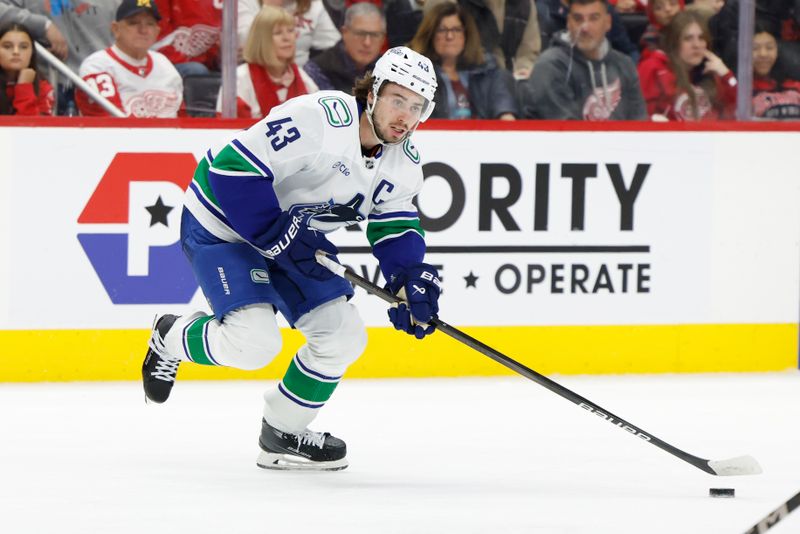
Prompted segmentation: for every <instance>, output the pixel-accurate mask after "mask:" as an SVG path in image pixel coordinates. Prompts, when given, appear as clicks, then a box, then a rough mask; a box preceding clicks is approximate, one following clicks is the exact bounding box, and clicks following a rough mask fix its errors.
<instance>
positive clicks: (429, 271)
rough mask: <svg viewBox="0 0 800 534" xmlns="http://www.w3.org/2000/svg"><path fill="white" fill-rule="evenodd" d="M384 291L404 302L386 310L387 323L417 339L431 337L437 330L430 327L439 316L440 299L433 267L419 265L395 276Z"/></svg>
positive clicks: (440, 287) (436, 273)
mask: <svg viewBox="0 0 800 534" xmlns="http://www.w3.org/2000/svg"><path fill="white" fill-rule="evenodd" d="M387 288H388V289H389V290H390V291H391V292H392V293H394V294H395V295H397V296H398V297H400V298H401V299H403V302H400V303H397V304H393V305H392V307H391V308H389V320H390V321H391V322H392V324H393V325H394V327H395V328H396V329H397V330H402V331H404V332H406V333H407V334H411V335H413V336H415V337H417V339H422V338H424V337H425V336H427V335H429V334H432V333H433V331H434V330H435V329H436V327H435V326H433V325H432V324H429V323H430V322H431V320H432V319H434V318H435V317H437V315H436V314H437V313H438V312H439V295H440V294H441V291H442V283H441V282H440V281H439V273H438V272H437V271H436V268H435V267H434V266H433V265H428V264H427V263H419V264H416V265H411V266H409V267H406V268H404V269H400V270H399V271H398V272H396V273H394V274H393V275H392V277H391V280H390V281H389V283H388V284H387Z"/></svg>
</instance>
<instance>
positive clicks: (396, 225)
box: [367, 219, 425, 246]
mask: <svg viewBox="0 0 800 534" xmlns="http://www.w3.org/2000/svg"><path fill="white" fill-rule="evenodd" d="M409 230H413V231H415V232H417V233H418V234H419V235H420V237H422V238H424V237H425V230H423V229H422V226H421V225H420V222H419V219H407V220H395V221H378V222H371V223H369V224H368V225H367V240H368V241H369V244H370V245H371V246H375V243H377V242H378V241H382V240H384V239H385V238H387V237H395V236H399V235H400V234H404V233H406V232H408V231H409Z"/></svg>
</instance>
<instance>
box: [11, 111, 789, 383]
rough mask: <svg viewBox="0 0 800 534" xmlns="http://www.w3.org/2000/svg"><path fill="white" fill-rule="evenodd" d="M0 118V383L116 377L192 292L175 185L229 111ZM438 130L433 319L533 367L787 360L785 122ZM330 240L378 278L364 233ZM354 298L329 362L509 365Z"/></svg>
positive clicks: (373, 369) (663, 367)
mask: <svg viewBox="0 0 800 534" xmlns="http://www.w3.org/2000/svg"><path fill="white" fill-rule="evenodd" d="M26 120H27V119H26ZM34 122H35V121H34ZM3 124H6V125H8V124H9V122H8V121H0V160H2V161H3V167H4V170H3V172H2V174H1V175H0V199H2V200H0V202H2V203H3V204H2V206H0V207H2V210H1V211H2V214H0V250H3V251H7V253H6V254H5V257H6V258H7V259H6V260H5V261H3V262H0V343H1V345H0V346H2V347H3V349H2V352H0V382H6V381H38V380H54V381H57V380H118V379H121V380H127V379H135V378H136V377H137V374H138V372H139V371H138V369H139V366H140V362H141V359H142V356H143V352H144V347H145V344H146V339H147V335H148V330H147V328H148V326H149V324H150V323H151V321H152V318H153V316H154V315H155V314H156V313H158V312H165V311H170V312H173V313H187V312H189V311H192V310H195V309H198V308H200V309H203V308H205V307H206V304H205V301H204V298H203V296H202V293H201V292H200V291H199V290H198V288H197V284H196V282H195V280H194V278H193V275H192V273H191V270H190V269H189V268H188V265H187V264H186V262H185V260H184V258H183V256H182V253H181V251H180V245H179V243H178V242H177V236H178V221H179V217H180V206H181V203H182V198H183V197H182V191H183V189H184V188H185V187H186V184H187V183H188V180H189V179H190V177H191V174H192V170H193V168H194V166H195V164H196V162H197V160H198V159H199V158H201V157H202V154H203V152H204V151H205V149H206V147H207V146H209V145H211V144H213V143H215V142H216V141H217V140H218V139H220V138H221V137H225V136H230V135H231V134H233V133H235V131H236V129H238V128H241V127H242V126H244V124H242V123H239V122H224V121H222V122H214V123H210V122H208V123H199V124H202V125H204V126H203V128H189V127H187V124H189V123H188V122H175V123H171V122H169V121H168V122H160V123H159V122H153V121H150V122H147V121H145V122H140V123H137V122H136V121H134V122H131V123H125V125H126V127H125V128H120V127H116V126H118V125H119V124H120V123H119V122H115V121H113V120H106V121H98V122H93V121H91V120H86V121H84V123H82V124H83V126H84V127H80V128H75V127H65V126H64V124H68V123H64V122H57V121H45V122H43V123H42V125H39V126H37V127H32V125H31V124H28V123H20V124H17V125H15V126H8V127H3ZM164 124H168V125H172V126H174V127H164V126H163V125H164ZM212 124H213V126H212ZM110 125H112V126H115V127H110ZM155 125H158V126H159V127H156V126H155ZM129 126H130V127H129ZM220 126H222V127H220ZM476 126H480V127H484V128H487V130H486V131H481V130H477V129H475V128H476ZM447 128H452V123H441V122H439V123H433V124H432V125H430V126H428V127H427V128H426V129H424V130H423V131H420V132H418V133H417V134H416V135H415V139H416V141H417V143H418V144H419V147H420V152H421V153H422V162H423V163H422V170H423V174H424V176H425V178H426V184H425V189H424V190H423V193H422V194H421V195H420V198H419V209H420V213H421V216H422V219H423V224H424V226H425V227H426V229H427V230H428V232H427V236H426V240H427V243H428V247H429V253H428V255H427V261H429V262H430V263H433V264H435V265H437V266H438V268H439V270H440V273H441V275H442V280H443V283H444V287H445V292H444V294H443V296H442V299H441V303H440V304H441V311H440V313H441V317H442V318H443V319H444V320H445V321H447V322H448V323H449V324H451V325H454V326H456V327H461V326H462V325H464V329H465V331H467V332H468V333H470V334H472V335H474V336H475V337H477V338H478V339H480V340H481V341H484V342H485V343H487V344H489V345H491V346H492V347H495V348H497V349H498V350H500V351H501V352H503V353H505V354H507V355H509V356H511V357H512V358H515V359H518V360H519V361H521V362H523V363H525V364H526V365H528V366H530V367H532V368H533V369H535V370H537V371H539V372H542V373H566V374H576V373H625V372H643V373H644V372H647V373H651V372H698V371H768V370H780V369H787V368H797V366H798V326H797V325H798V313H799V312H798V310H800V297H799V295H800V246H799V245H798V244H799V243H800V210H798V209H797V206H798V205H800V180H798V171H797V169H800V151H797V150H796V146H797V139H798V132H797V131H791V129H790V128H787V127H786V126H785V125H781V126H774V127H773V126H770V125H756V126H745V125H737V126H735V128H738V129H737V130H730V131H728V130H724V129H721V128H720V127H718V126H717V127H712V129H711V130H704V129H699V128H698V127H696V126H674V125H671V126H668V127H664V126H651V125H622V126H619V125H615V126H613V127H612V126H608V128H609V129H610V130H609V131H589V130H587V126H586V125H580V124H578V125H565V124H564V123H527V124H516V125H505V124H499V123H495V122H492V121H489V122H482V123H477V122H466V123H464V124H463V125H461V129H447ZM612 128H613V131H612V130H611V129H612ZM670 128H672V129H670ZM771 128H772V129H771ZM640 130H641V131H640ZM41 147H47V158H42V157H41ZM78 154H81V157H77V155H78ZM84 154H87V156H84ZM764 154H769V157H763V156H762V155H764ZM32 161H35V162H36V165H35V166H32V165H31V162H32ZM67 162H68V163H67ZM334 164H338V165H342V162H334ZM158 206H166V208H163V209H166V210H167V211H166V212H165V211H162V212H161V213H160V215H159V216H158V217H156V216H155V215H154V214H153V212H151V210H148V209H146V208H151V209H153V208H154V207H155V208H156V211H157V209H158ZM331 239H332V241H334V243H336V244H337V246H339V247H340V250H342V254H341V256H340V259H341V260H342V262H343V263H345V264H347V265H349V266H351V267H352V268H354V269H355V270H356V271H357V272H359V273H361V274H363V275H364V276H367V277H368V278H371V279H373V280H375V281H376V283H379V284H382V283H383V281H382V279H381V277H380V276H379V273H378V270H377V262H376V261H375V259H374V258H373V257H372V256H371V255H370V254H369V249H368V244H367V242H366V239H365V236H364V233H363V232H359V231H344V230H342V231H338V232H336V233H335V234H332V236H331ZM353 302H354V304H355V305H357V307H358V308H359V310H360V311H361V315H362V317H363V318H364V321H365V323H366V324H367V327H368V329H369V335H370V343H369V347H368V349H367V352H366V353H365V355H364V356H363V357H362V359H361V360H359V361H358V362H357V363H356V364H354V365H353V367H352V368H351V370H350V371H349V372H348V376H352V377H389V376H391V377H402V376H415V377H424V376H462V375H464V376H466V375H495V374H504V373H506V372H507V371H506V370H505V369H503V368H502V367H501V366H499V365H498V364H496V363H495V362H493V361H491V360H489V359H488V358H486V357H484V356H481V355H480V354H478V353H476V352H475V351H473V350H471V349H468V348H467V347H465V346H463V345H461V344H459V343H458V342H455V341H454V340H451V339H449V338H448V337H447V336H444V335H436V336H433V337H432V338H430V339H426V340H425V341H423V342H418V341H416V340H414V339H409V338H407V337H404V336H402V335H400V334H398V333H397V332H395V331H393V330H392V329H390V328H387V327H386V325H387V319H386V312H385V305H384V303H383V302H382V301H380V300H379V299H377V298H375V297H371V296H368V295H366V294H365V293H363V292H362V291H360V290H359V292H357V294H356V297H355V299H354V300H353ZM281 324H282V325H283V326H286V325H285V323H281ZM301 343H302V340H301V338H300V336H299V334H297V332H294V331H291V330H290V329H288V328H286V329H285V330H284V349H283V352H282V353H281V354H280V356H279V357H278V358H276V360H275V361H274V362H273V363H272V364H271V365H270V366H268V367H267V368H265V369H264V370H262V371H259V372H238V371H234V370H230V369H208V368H201V367H199V366H188V365H187V366H184V368H182V370H181V374H182V377H184V378H203V379H205V378H211V379H214V378H264V377H278V376H281V375H282V374H283V370H284V369H285V368H286V363H287V362H288V359H289V358H290V357H291V355H292V354H293V353H294V351H295V350H296V349H297V348H298V347H299V346H300V344H301ZM19 355H24V358H20V357H19Z"/></svg>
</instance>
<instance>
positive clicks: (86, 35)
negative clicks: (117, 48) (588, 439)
mask: <svg viewBox="0 0 800 534" xmlns="http://www.w3.org/2000/svg"><path fill="white" fill-rule="evenodd" d="M0 2H9V0H0ZM13 2H14V4H15V5H18V6H19V7H23V8H25V9H27V10H28V11H30V12H31V13H36V14H38V15H44V16H46V17H48V18H49V19H50V20H51V21H52V22H53V24H55V25H56V26H57V27H58V29H59V30H60V31H61V33H62V34H63V35H64V37H65V38H66V41H67V44H68V50H69V52H68V54H67V57H66V64H67V66H68V67H69V68H70V69H71V70H72V71H73V72H78V70H79V69H80V66H81V63H83V60H84V59H86V58H87V57H89V55H90V54H93V53H94V52H97V51H98V50H103V49H104V48H106V47H108V46H110V45H111V43H113V41H114V40H113V37H112V35H111V34H110V33H109V31H108V28H109V26H110V25H111V23H112V22H114V16H115V15H116V12H117V7H119V3H120V0H92V1H91V3H86V2H78V1H69V0H13ZM56 105H57V107H58V114H59V115H77V110H76V109H75V94H74V88H73V86H72V82H70V81H69V80H68V79H67V78H66V77H60V78H59V81H58V87H57V88H56Z"/></svg>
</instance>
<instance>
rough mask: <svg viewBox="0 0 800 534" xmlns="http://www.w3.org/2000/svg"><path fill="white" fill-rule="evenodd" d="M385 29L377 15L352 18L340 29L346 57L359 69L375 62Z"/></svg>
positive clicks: (384, 35)
mask: <svg viewBox="0 0 800 534" xmlns="http://www.w3.org/2000/svg"><path fill="white" fill-rule="evenodd" d="M385 37H386V29H385V28H384V26H383V21H381V18H380V17H379V16H377V15H374V16H373V15H368V16H361V17H353V20H352V21H351V22H350V24H349V26H344V27H343V28H342V41H343V43H344V49H345V51H346V52H347V55H348V56H350V58H351V59H352V60H353V62H354V63H355V64H356V65H357V66H358V67H360V68H363V67H365V66H366V65H369V64H370V63H372V62H373V61H375V60H376V59H377V58H378V56H379V55H380V53H381V47H382V46H383V40H384V38H385Z"/></svg>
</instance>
